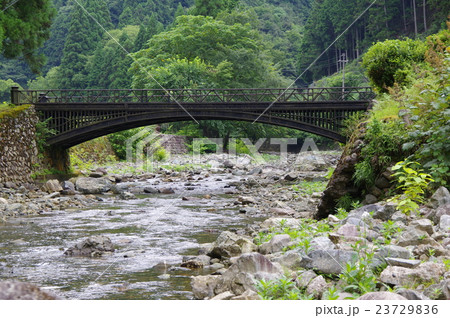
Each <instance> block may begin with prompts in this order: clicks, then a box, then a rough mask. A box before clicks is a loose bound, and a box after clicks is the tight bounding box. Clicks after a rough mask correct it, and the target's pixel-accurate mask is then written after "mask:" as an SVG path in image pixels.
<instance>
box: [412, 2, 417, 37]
mask: <svg viewBox="0 0 450 318" xmlns="http://www.w3.org/2000/svg"><path fill="white" fill-rule="evenodd" d="M413 12H414V34H415V35H416V37H417V15H416V0H413Z"/></svg>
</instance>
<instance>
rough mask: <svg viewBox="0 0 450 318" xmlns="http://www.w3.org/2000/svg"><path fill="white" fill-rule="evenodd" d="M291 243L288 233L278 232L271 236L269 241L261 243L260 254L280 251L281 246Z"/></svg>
mask: <svg viewBox="0 0 450 318" xmlns="http://www.w3.org/2000/svg"><path fill="white" fill-rule="evenodd" d="M289 243H291V237H290V236H289V235H288V234H278V235H275V236H274V237H272V239H271V240H270V241H269V242H265V243H263V244H261V246H260V247H259V252H260V253H261V254H272V253H277V252H281V251H282V250H283V248H285V247H287V246H288V245H289Z"/></svg>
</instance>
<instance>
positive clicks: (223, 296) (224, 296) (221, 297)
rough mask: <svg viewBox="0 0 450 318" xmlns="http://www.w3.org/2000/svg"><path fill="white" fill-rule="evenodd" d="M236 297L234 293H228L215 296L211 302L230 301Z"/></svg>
mask: <svg viewBox="0 0 450 318" xmlns="http://www.w3.org/2000/svg"><path fill="white" fill-rule="evenodd" d="M235 296H236V295H235V294H233V293H232V292H229V291H226V292H223V293H221V294H219V295H217V296H214V297H213V298H211V300H229V299H231V298H233V297H235Z"/></svg>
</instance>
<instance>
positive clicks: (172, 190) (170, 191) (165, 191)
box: [159, 188, 175, 194]
mask: <svg viewBox="0 0 450 318" xmlns="http://www.w3.org/2000/svg"><path fill="white" fill-rule="evenodd" d="M159 193H161V194H174V193H175V190H174V189H172V188H162V189H159Z"/></svg>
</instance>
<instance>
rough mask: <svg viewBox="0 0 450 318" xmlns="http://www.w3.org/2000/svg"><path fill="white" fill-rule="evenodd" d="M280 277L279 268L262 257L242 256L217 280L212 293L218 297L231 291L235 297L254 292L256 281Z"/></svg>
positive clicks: (255, 255) (256, 254)
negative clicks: (250, 291) (247, 291)
mask: <svg viewBox="0 0 450 318" xmlns="http://www.w3.org/2000/svg"><path fill="white" fill-rule="evenodd" d="M282 275H283V270H282V269H281V266H279V265H278V266H277V264H276V263H272V262H271V261H269V260H268V259H267V258H266V257H265V256H264V255H262V254H259V253H247V254H243V255H241V256H240V257H239V258H238V259H237V260H236V263H234V264H233V265H231V266H230V268H229V269H228V270H227V271H226V272H225V273H224V274H223V275H222V276H221V277H220V278H219V279H218V281H217V285H216V287H215V288H214V293H215V294H216V295H218V294H221V293H223V292H226V291H231V292H232V293H233V294H235V295H241V294H243V293H244V292H245V291H246V290H253V291H256V287H255V286H256V283H257V281H258V280H261V279H264V280H276V279H279V278H280V277H281V276H282Z"/></svg>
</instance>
